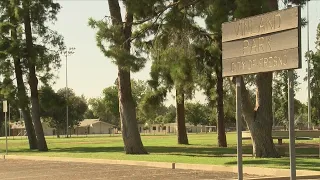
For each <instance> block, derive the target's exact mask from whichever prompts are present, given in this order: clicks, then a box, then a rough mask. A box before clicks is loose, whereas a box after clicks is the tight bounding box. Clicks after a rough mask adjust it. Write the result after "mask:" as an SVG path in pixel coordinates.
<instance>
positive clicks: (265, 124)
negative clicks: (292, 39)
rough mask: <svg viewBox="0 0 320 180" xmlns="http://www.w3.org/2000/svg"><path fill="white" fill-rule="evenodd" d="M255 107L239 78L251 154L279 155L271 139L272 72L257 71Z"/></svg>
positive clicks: (264, 156)
mask: <svg viewBox="0 0 320 180" xmlns="http://www.w3.org/2000/svg"><path fill="white" fill-rule="evenodd" d="M256 84H257V90H256V107H255V108H253V105H252V103H251V100H250V96H249V92H248V90H247V89H246V87H245V84H244V81H243V79H242V80H241V95H242V101H241V105H242V112H243V115H244V118H245V121H246V123H247V126H248V128H249V130H250V132H251V139H252V145H253V154H254V156H255V157H261V158H267V157H268V158H277V157H280V156H279V153H278V152H277V150H276V148H275V145H274V143H273V140H272V123H273V121H272V100H271V98H272V86H271V84H272V73H270V72H268V73H259V74H258V75H257V77H256Z"/></svg>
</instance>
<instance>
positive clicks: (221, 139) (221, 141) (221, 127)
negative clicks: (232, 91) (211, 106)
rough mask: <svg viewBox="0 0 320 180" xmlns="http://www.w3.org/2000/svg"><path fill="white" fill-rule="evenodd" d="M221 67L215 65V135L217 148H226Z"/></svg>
mask: <svg viewBox="0 0 320 180" xmlns="http://www.w3.org/2000/svg"><path fill="white" fill-rule="evenodd" d="M221 60H222V56H220V62H221ZM221 68H222V66H221V64H220V65H216V66H215V71H216V77H217V87H216V93H217V98H216V101H217V106H216V108H217V114H218V122H217V126H218V127H217V131H218V132H217V133H218V146H219V147H227V138H226V132H225V124H224V108H223V77H222V69H221Z"/></svg>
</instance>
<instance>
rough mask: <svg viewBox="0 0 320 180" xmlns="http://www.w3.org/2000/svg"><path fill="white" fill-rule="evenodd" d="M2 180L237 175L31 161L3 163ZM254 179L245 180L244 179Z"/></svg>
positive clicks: (217, 177)
mask: <svg viewBox="0 0 320 180" xmlns="http://www.w3.org/2000/svg"><path fill="white" fill-rule="evenodd" d="M0 164H1V168H0V177H1V180H22V179H24V180H43V179H45V180H73V179H75V180H80V179H81V180H82V179H88V180H89V179H90V180H92V179H110V180H111V179H112V180H118V179H119V180H122V179H126V180H128V179H130V180H143V179H152V180H157V179H159V180H163V179H166V180H169V179H174V180H176V179H181V180H187V179H190V180H191V179H192V180H194V179H199V180H201V179H202V180H208V179H214V180H226V179H229V180H231V179H236V178H237V174H235V173H230V172H214V171H196V170H180V169H165V168H154V167H142V166H129V165H111V164H93V163H83V162H81V163H80V162H57V161H38V160H37V161H32V160H13V159H7V160H0ZM251 177H254V176H248V175H246V176H245V179H247V178H251Z"/></svg>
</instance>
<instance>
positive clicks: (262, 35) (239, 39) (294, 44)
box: [222, 7, 301, 77]
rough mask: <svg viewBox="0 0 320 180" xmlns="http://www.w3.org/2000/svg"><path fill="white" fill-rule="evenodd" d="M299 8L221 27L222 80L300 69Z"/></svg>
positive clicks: (225, 24)
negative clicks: (230, 77) (223, 78)
mask: <svg viewBox="0 0 320 180" xmlns="http://www.w3.org/2000/svg"><path fill="white" fill-rule="evenodd" d="M300 35H301V28H300V7H294V8H290V9H286V10H281V11H274V12H270V13H266V14H263V15H258V16H253V17H250V18H245V19H241V20H238V21H235V22H228V23H224V24H223V25H222V42H223V43H222V68H223V71H222V72H223V76H224V77H225V76H235V75H244V74H252V73H259V72H268V71H276V70H284V69H296V68H300V67H301V58H300V54H301V53H300V51H301V50H300Z"/></svg>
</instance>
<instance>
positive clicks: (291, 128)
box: [288, 70, 296, 180]
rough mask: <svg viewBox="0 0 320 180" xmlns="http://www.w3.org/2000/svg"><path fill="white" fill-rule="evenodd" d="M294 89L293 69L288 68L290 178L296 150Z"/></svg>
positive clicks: (293, 179) (292, 172)
mask: <svg viewBox="0 0 320 180" xmlns="http://www.w3.org/2000/svg"><path fill="white" fill-rule="evenodd" d="M293 91H294V89H293V70H288V119H289V139H290V146H289V152H290V179H291V180H295V179H296V150H295V148H296V147H295V139H296V136H295V131H294V92H293Z"/></svg>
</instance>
